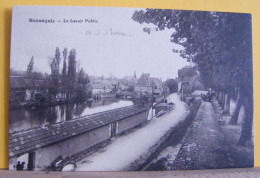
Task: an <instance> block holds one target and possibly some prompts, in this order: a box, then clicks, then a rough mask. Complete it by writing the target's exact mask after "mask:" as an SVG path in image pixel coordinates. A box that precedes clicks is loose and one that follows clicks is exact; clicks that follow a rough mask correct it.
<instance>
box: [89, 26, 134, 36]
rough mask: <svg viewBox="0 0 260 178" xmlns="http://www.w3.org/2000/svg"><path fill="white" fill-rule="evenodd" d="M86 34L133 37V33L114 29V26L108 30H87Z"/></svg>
mask: <svg viewBox="0 0 260 178" xmlns="http://www.w3.org/2000/svg"><path fill="white" fill-rule="evenodd" d="M85 35H87V36H100V35H104V36H107V35H114V36H124V37H132V35H131V34H127V33H125V32H122V31H118V30H114V29H112V28H110V29H108V30H106V29H105V30H96V31H91V30H87V31H86V32H85Z"/></svg>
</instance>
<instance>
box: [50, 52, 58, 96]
mask: <svg viewBox="0 0 260 178" xmlns="http://www.w3.org/2000/svg"><path fill="white" fill-rule="evenodd" d="M59 65H60V50H59V48H58V47H56V50H55V55H54V58H52V61H51V64H50V67H51V75H50V88H49V93H50V95H51V97H56V95H57V93H58V91H59V86H60V85H59V68H60V67H59Z"/></svg>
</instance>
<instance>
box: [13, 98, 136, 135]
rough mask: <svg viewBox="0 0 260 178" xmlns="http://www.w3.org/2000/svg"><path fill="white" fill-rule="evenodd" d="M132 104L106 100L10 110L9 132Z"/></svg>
mask: <svg viewBox="0 0 260 178" xmlns="http://www.w3.org/2000/svg"><path fill="white" fill-rule="evenodd" d="M132 104H133V102H132V101H125V100H118V99H115V98H108V99H102V100H98V101H93V102H84V103H77V104H64V105H59V106H52V107H43V108H37V109H14V110H10V113H9V115H10V116H9V132H14V131H19V130H24V129H29V128H32V127H39V126H44V125H47V124H54V123H57V122H65V121H68V120H72V119H75V118H77V117H80V116H84V115H89V114H93V113H97V112H102V111H106V110H110V109H115V108H119V107H124V106H129V105H132Z"/></svg>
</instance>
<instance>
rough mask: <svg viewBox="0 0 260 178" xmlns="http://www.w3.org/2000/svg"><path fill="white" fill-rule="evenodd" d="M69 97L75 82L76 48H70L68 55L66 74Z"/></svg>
mask: <svg viewBox="0 0 260 178" xmlns="http://www.w3.org/2000/svg"><path fill="white" fill-rule="evenodd" d="M67 79H68V81H67V83H68V92H69V97H72V93H73V89H74V86H75V83H76V50H75V49H72V50H70V54H69V57H68V74H67Z"/></svg>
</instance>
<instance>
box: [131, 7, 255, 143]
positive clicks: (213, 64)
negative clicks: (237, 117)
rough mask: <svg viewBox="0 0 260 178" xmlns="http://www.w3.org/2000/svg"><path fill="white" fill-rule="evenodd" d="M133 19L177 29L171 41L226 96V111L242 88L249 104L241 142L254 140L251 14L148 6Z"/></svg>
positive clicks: (207, 80)
mask: <svg viewBox="0 0 260 178" xmlns="http://www.w3.org/2000/svg"><path fill="white" fill-rule="evenodd" d="M132 18H133V20H135V21H137V22H139V23H152V24H154V25H155V26H157V27H158V29H159V30H164V29H165V28H174V33H173V34H172V36H171V41H172V42H174V43H176V44H180V45H182V46H183V47H184V50H182V51H181V52H180V55H181V56H182V57H183V58H186V59H187V60H188V61H192V62H193V63H195V64H196V65H197V66H198V69H199V71H200V74H201V76H202V80H203V82H204V85H205V86H206V87H211V88H213V89H214V90H216V91H218V93H220V94H221V95H219V96H222V99H221V100H220V101H221V102H222V103H223V98H224V99H225V97H226V102H227V103H226V105H227V107H226V111H227V110H229V108H228V102H229V96H230V91H231V89H232V88H234V87H239V88H241V92H240V94H241V96H242V98H243V101H242V102H243V105H244V106H245V105H247V106H245V113H246V114H245V115H246V117H245V118H244V121H243V125H242V132H241V136H240V140H239V144H240V145H246V144H247V143H248V141H250V139H251V135H252V118H253V117H252V115H253V111H252V108H253V97H252V91H253V87H252V86H253V85H252V37H251V16H250V15H248V14H236V13H219V12H200V11H178V10H177V11H175V10H160V9H146V10H145V11H143V10H141V11H136V12H135V13H134V14H133V17H132ZM237 104H239V103H237ZM235 111H239V110H235Z"/></svg>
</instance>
